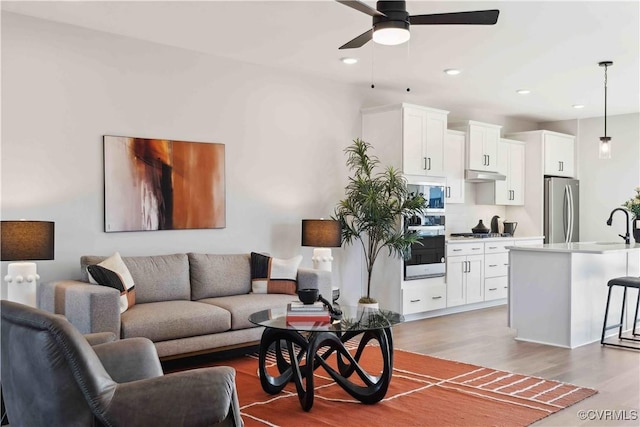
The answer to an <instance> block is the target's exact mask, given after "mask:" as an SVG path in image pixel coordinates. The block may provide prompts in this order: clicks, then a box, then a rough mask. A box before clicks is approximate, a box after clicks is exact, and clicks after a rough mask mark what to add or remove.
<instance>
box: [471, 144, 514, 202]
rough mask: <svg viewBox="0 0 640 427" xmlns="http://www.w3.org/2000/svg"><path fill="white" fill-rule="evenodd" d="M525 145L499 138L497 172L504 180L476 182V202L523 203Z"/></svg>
mask: <svg viewBox="0 0 640 427" xmlns="http://www.w3.org/2000/svg"><path fill="white" fill-rule="evenodd" d="M524 158H525V145H524V143H523V142H520V141H514V140H509V139H501V140H500V141H499V142H498V162H497V163H498V164H497V166H498V170H497V172H498V173H501V174H503V175H505V176H506V177H507V179H506V180H504V181H495V182H487V183H482V184H477V186H476V189H477V193H476V203H478V204H481V205H507V206H521V205H524V179H525V178H524V177H525V167H526V166H525V160H524Z"/></svg>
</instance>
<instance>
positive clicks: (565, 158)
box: [506, 130, 576, 178]
mask: <svg viewBox="0 0 640 427" xmlns="http://www.w3.org/2000/svg"><path fill="white" fill-rule="evenodd" d="M506 136H507V138H510V139H515V140H518V141H524V142H526V143H527V146H528V145H529V144H531V146H532V148H539V149H541V150H542V175H553V176H566V177H569V178H575V176H576V170H575V162H574V157H575V136H573V135H567V134H564V133H558V132H552V131H548V130H536V131H530V132H518V133H512V134H509V135H506ZM537 151H538V150H533V149H532V150H531V152H532V154H534V153H537ZM527 160H529V161H533V160H534V159H529V156H527ZM535 161H538V160H537V159H535Z"/></svg>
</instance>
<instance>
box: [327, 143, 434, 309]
mask: <svg viewBox="0 0 640 427" xmlns="http://www.w3.org/2000/svg"><path fill="white" fill-rule="evenodd" d="M371 148H372V146H371V144H369V143H367V142H365V141H363V140H361V139H359V138H358V139H356V140H354V141H353V144H352V145H350V146H349V147H347V148H346V149H345V150H344V151H345V153H346V155H347V163H346V164H347V167H348V168H349V170H350V171H351V172H352V176H350V177H349V184H348V185H347V186H346V188H345V198H344V199H343V200H340V202H339V203H338V205H337V206H336V209H335V212H334V218H335V219H337V220H338V221H340V224H341V226H342V242H343V244H348V245H349V244H352V243H354V242H356V241H358V242H360V244H361V245H362V250H363V252H364V257H365V260H366V264H367V294H366V296H363V297H362V298H360V303H371V302H376V301H375V300H373V299H372V298H371V274H372V272H373V266H374V264H375V262H376V259H378V256H379V255H380V253H381V252H382V250H383V249H385V248H386V249H387V250H388V251H389V255H393V256H396V257H398V258H400V257H402V256H404V255H405V254H407V253H408V251H409V248H410V247H411V244H412V243H415V242H417V240H418V238H417V236H416V235H415V234H413V233H410V232H408V231H407V230H406V227H404V218H409V217H411V216H413V215H415V214H417V213H419V212H420V211H421V210H422V208H423V207H424V206H425V199H424V198H423V197H422V196H420V195H417V196H416V195H412V194H410V193H409V192H408V190H407V181H406V179H405V178H404V177H403V176H402V173H401V172H400V171H399V170H398V169H395V168H394V167H392V166H388V167H386V168H384V169H383V170H382V171H379V170H378V167H379V165H380V161H379V159H378V158H377V157H376V156H374V155H371V154H369V150H370V149H371Z"/></svg>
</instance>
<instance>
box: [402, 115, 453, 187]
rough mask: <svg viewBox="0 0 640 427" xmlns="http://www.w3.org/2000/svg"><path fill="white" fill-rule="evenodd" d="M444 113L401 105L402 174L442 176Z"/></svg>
mask: <svg viewBox="0 0 640 427" xmlns="http://www.w3.org/2000/svg"><path fill="white" fill-rule="evenodd" d="M447 114H449V113H448V112H447V111H442V110H435V109H431V108H425V107H419V106H413V105H408V104H403V106H402V171H403V172H404V173H405V174H409V175H427V176H444V140H445V135H446V132H447Z"/></svg>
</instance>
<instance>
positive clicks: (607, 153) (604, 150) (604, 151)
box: [598, 61, 613, 159]
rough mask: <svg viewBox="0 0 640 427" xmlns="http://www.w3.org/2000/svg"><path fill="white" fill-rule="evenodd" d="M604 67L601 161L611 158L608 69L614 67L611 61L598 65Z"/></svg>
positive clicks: (599, 155)
mask: <svg viewBox="0 0 640 427" xmlns="http://www.w3.org/2000/svg"><path fill="white" fill-rule="evenodd" d="M598 65H599V66H601V67H604V136H601V137H600V149H599V154H598V157H599V158H601V159H610V158H611V137H610V136H607V67H610V66H612V65H613V62H611V61H602V62H599V63H598Z"/></svg>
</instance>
